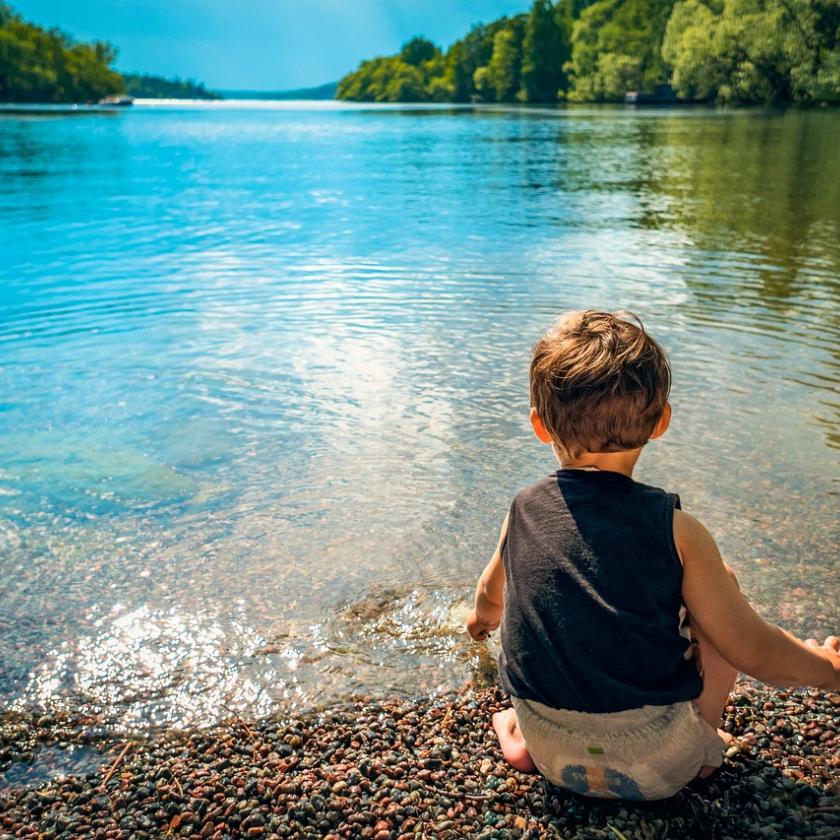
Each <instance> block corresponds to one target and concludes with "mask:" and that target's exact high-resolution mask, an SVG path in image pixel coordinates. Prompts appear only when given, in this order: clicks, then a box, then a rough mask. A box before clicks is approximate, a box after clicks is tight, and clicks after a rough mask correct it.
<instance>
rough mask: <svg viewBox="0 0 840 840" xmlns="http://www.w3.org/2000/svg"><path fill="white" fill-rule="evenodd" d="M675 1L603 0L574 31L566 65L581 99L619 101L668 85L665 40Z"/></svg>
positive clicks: (571, 94)
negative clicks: (630, 93) (635, 92)
mask: <svg viewBox="0 0 840 840" xmlns="http://www.w3.org/2000/svg"><path fill="white" fill-rule="evenodd" d="M673 6H674V0H598V2H596V3H593V4H591V5H589V6H587V7H586V8H585V9H584V10H583V12H582V13H581V16H580V18H579V20H577V21H576V22H575V24H574V28H573V30H572V58H571V60H570V61H569V63H568V64H567V67H566V69H567V72H568V73H569V75H570V81H571V90H570V92H569V98H570V99H573V100H577V101H596V102H597V101H615V100H620V99H623V97H624V94H625V92H626V91H627V90H652V89H653V88H654V87H655V86H656V85H658V84H663V83H666V82H668V79H669V75H670V72H669V67H668V66H667V64H666V63H665V61H664V59H663V58H662V40H663V37H664V34H665V27H666V25H667V22H668V18H669V16H670V14H671V11H672V9H673Z"/></svg>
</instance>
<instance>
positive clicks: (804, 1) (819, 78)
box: [662, 0, 840, 103]
mask: <svg viewBox="0 0 840 840" xmlns="http://www.w3.org/2000/svg"><path fill="white" fill-rule="evenodd" d="M662 55H663V57H664V58H665V60H666V61H667V62H668V63H669V64H670V65H671V66H672V67H673V85H674V88H675V89H676V91H677V93H678V94H679V95H680V96H683V97H688V98H697V97H699V98H714V99H717V100H719V101H721V102H786V101H794V102H803V103H808V102H840V3H838V2H837V0H716V2H713V3H712V2H708V3H707V2H703V0H683V2H679V3H677V5H676V6H675V7H674V12H673V14H672V16H671V20H670V21H669V23H668V27H667V31H666V34H665V40H664V42H663V45H662Z"/></svg>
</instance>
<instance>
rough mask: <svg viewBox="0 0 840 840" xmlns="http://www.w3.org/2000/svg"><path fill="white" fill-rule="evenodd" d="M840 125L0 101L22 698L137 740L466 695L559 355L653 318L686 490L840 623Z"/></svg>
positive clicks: (3, 483)
mask: <svg viewBox="0 0 840 840" xmlns="http://www.w3.org/2000/svg"><path fill="white" fill-rule="evenodd" d="M839 135H840V113H838V112H835V111H820V112H789V113H776V112H773V113H768V112H757V111H741V112H722V111H714V110H707V109H701V110H656V111H636V110H632V109H621V108H619V109H606V108H605V109H578V110H569V111H540V110H524V109H519V110H517V109H505V108H494V109H471V108H466V109H446V108H429V109H423V108H410V109H403V108H393V107H392V108H375V107H374V108H372V107H360V106H348V107H343V106H338V105H335V104H329V103H328V104H326V105H306V106H302V105H299V104H298V105H295V104H290V105H285V104H284V105H282V106H278V105H276V104H270V105H268V104H266V103H259V105H248V104H244V105H242V104H240V105H232V104H231V103H214V104H204V105H200V106H197V105H191V106H186V105H157V106H153V105H142V104H141V105H139V106H136V107H135V108H133V109H131V110H130V111H126V112H124V113H118V114H111V115H83V116H60V117H57V116H23V117H22V116H9V115H6V116H0V254H2V261H0V367H1V368H2V371H1V372H0V627H2V628H3V632H2V634H0V705H10V704H19V705H24V706H40V705H51V704H58V705H63V706H69V707H70V708H73V709H84V710H86V711H99V712H102V713H103V714H104V715H105V716H106V717H107V718H110V719H114V720H117V721H119V722H121V723H124V724H126V725H130V726H141V727H143V726H148V725H158V724H160V725H180V726H183V725H191V724H204V723H209V722H211V721H212V720H215V719H217V718H218V717H220V716H222V717H224V716H225V715H226V714H228V713H229V712H228V710H230V709H235V710H237V711H239V712H242V713H246V712H247V713H248V714H259V713H263V712H267V711H270V710H272V709H275V708H277V707H278V706H290V705H293V706H312V705H319V704H323V703H330V702H333V701H335V700H337V699H340V698H342V697H346V696H347V695H348V694H351V693H354V692H373V693H388V694H393V693H400V692H401V693H413V692H419V691H429V690H442V689H447V688H450V687H453V686H458V685H461V684H463V683H464V682H465V681H466V680H468V679H469V678H470V677H471V675H472V673H473V668H474V666H475V653H474V650H473V649H472V648H471V647H470V645H468V644H467V642H466V640H465V638H464V636H463V634H462V632H461V627H460V623H459V622H460V618H461V614H462V610H463V604H464V601H465V599H467V598H468V597H469V596H470V593H471V590H472V588H473V587H474V584H475V579H476V578H477V575H478V574H479V572H480V570H481V568H482V567H483V564H484V563H485V562H486V560H487V559H488V557H489V554H490V553H491V551H492V549H493V547H494V545H495V542H496V538H497V535H498V528H499V525H500V523H501V521H502V518H503V516H504V513H505V511H506V509H507V506H508V504H509V502H510V499H511V498H512V496H513V494H514V493H515V492H516V491H517V490H518V489H519V488H521V487H523V486H525V485H526V484H529V483H532V482H533V481H535V480H537V479H538V478H540V477H541V476H543V475H544V474H546V473H548V472H550V471H551V470H553V469H554V464H553V463H552V460H551V456H550V453H549V452H548V450H547V449H546V448H543V447H541V446H540V445H539V444H538V443H537V441H536V439H534V438H533V436H532V435H531V434H530V431H529V426H528V420H527V414H528V387H527V369H528V363H529V348H530V345H531V344H532V342H533V341H534V339H535V338H536V337H537V335H538V334H539V332H540V330H541V329H542V328H543V327H544V326H546V325H547V323H548V322H550V320H551V319H552V318H553V317H554V316H555V315H556V314H557V313H559V312H561V311H563V310H565V309H568V308H572V307H585V306H591V307H599V308H601V307H603V308H610V309H616V308H620V307H624V308H630V309H633V310H634V311H635V312H637V313H639V314H640V315H641V317H642V318H643V319H644V321H645V323H646V324H647V325H648V326H649V327H650V328H651V330H652V331H653V332H654V334H655V335H657V336H658V337H659V338H660V339H661V341H662V342H663V344H664V345H665V346H666V348H667V349H668V351H669V352H670V354H671V357H672V363H673V368H674V391H673V403H674V419H673V423H672V427H671V429H670V431H669V432H668V434H667V435H666V437H665V438H664V439H663V440H662V441H657V442H655V443H654V444H651V446H650V447H649V451H648V452H646V453H645V455H644V457H643V459H642V461H641V462H640V467H639V474H638V475H639V478H641V479H642V480H645V481H649V482H652V483H657V484H660V485H662V486H665V487H667V488H669V489H671V490H675V491H677V492H679V493H680V494H681V496H682V499H683V504H684V507H685V508H686V509H687V510H689V511H691V512H692V513H694V514H696V515H697V516H699V517H700V518H701V519H703V520H704V521H705V522H706V523H707V524H708V526H709V527H710V528H711V530H712V531H713V532H714V534H715V535H716V537H717V538H718V541H719V543H720V545H721V547H722V549H723V551H724V554H725V555H726V557H727V559H728V560H729V562H730V563H731V564H732V565H733V566H734V567H735V569H736V571H737V572H738V574H739V576H740V579H741V582H742V586H743V588H744V589H745V590H746V591H747V592H748V594H749V595H750V596H751V597H752V599H753V600H754V602H755V603H756V604H757V605H758V606H759V608H760V609H761V611H762V612H763V613H764V615H766V616H767V617H768V618H771V619H773V620H777V621H781V622H783V623H785V625H786V626H789V627H791V628H792V629H794V630H796V631H798V632H807V633H808V634H825V633H827V632H829V631H836V630H837V628H838V627H840V621H838V617H839V616H838V608H837V603H838V597H837V596H838V586H837V566H836V564H837V548H838V525H837V508H838V487H840V485H838V478H839V477H840V471H839V470H838V450H839V449H840V432H839V431H838V417H840V398H838V380H840V349H839V348H840V340H839V339H840V314H839V313H840V309H839V308H838V306H839V305H840V281H839V280H838V277H840V146H838V144H837V142H836V138H837V137H838V136H839Z"/></svg>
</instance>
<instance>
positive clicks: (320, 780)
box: [0, 683, 840, 840]
mask: <svg viewBox="0 0 840 840" xmlns="http://www.w3.org/2000/svg"><path fill="white" fill-rule="evenodd" d="M508 706H509V700H508V698H507V697H506V695H505V694H504V693H503V692H502V691H501V690H500V689H498V688H490V689H482V690H472V691H469V690H468V691H464V692H462V693H460V694H451V695H447V696H445V697H421V698H415V699H414V700H411V701H407V700H392V701H381V700H376V701H374V700H368V701H364V700H361V701H358V702H356V703H353V704H346V705H343V706H339V707H336V708H334V709H329V710H327V711H323V712H320V713H318V714H315V713H313V714H308V715H307V714H304V713H297V712H295V713H291V714H289V715H287V716H286V717H284V718H283V719H266V720H262V721H253V722H249V723H248V724H247V725H245V724H244V723H241V722H239V723H233V724H231V725H230V726H228V727H227V728H222V727H220V728H218V729H215V730H212V731H204V732H196V733H192V734H190V733H187V734H180V735H179V734H177V733H168V734H166V733H164V734H160V735H156V736H154V737H151V738H149V739H147V740H145V741H142V740H141V741H136V742H134V746H133V747H132V748H131V749H130V750H129V751H128V752H127V753H126V754H125V756H124V757H123V759H122V760H121V763H120V764H119V767H117V768H116V769H115V772H114V773H113V774H112V775H111V777H110V778H109V779H108V782H107V784H106V785H105V788H104V790H102V789H101V785H102V781H103V779H104V776H105V773H107V772H108V769H109V768H110V767H111V766H112V765H113V763H114V761H115V759H116V757H117V755H118V754H119V753H120V752H121V749H122V746H123V745H124V742H120V743H118V744H114V743H113V742H109V741H107V740H106V736H105V735H104V734H99V735H97V734H96V730H95V729H92V728H91V725H90V721H87V722H81V721H78V722H76V721H73V720H70V719H68V718H64V717H62V716H61V715H41V716H40V717H39V716H31V715H30V716H28V715H26V714H23V713H17V712H16V713H12V712H8V713H6V714H4V715H2V716H0V840H7V838H13V837H14V838H17V837H35V836H37V835H36V834H33V833H32V828H31V827H32V826H35V825H38V826H39V828H40V831H41V834H42V835H43V837H44V838H45V840H47V838H59V837H68V838H70V837H79V838H82V837H91V838H103V840H129V838H130V840H152V838H158V837H166V836H169V837H191V838H204V840H222V838H239V837H246V838H247V837H255V838H263V837H264V838H268V837H272V838H273V837H281V838H301V839H302V840H307V838H325V840H346V838H356V837H359V838H372V840H420V838H423V837H429V838H441V840H445V838H453V840H454V839H455V838H460V837H476V838H485V840H491V838H492V839H493V840H505V838H509V840H513V839H514V838H522V839H523V840H529V839H530V838H534V840H536V838H550V839H551V838H557V839H558V840H559V838H571V840H594V838H605V840H617V838H618V837H620V836H623V837H625V838H627V840H657V838H663V840H664V839H665V838H671V837H674V838H677V837H679V838H682V837H686V838H688V837H721V838H745V840H749V838H778V840H782V838H788V837H806V836H807V837H826V838H828V837H837V836H840V832H838V828H840V756H838V750H837V737H836V735H837V727H836V721H837V719H838V712H839V711H840V695H837V694H831V693H827V692H824V693H818V692H809V691H785V692H779V691H772V690H770V689H765V688H757V687H756V686H754V685H752V684H749V683H743V684H739V686H738V688H737V690H736V692H735V693H734V694H733V697H732V698H731V701H730V703H729V705H728V706H727V709H726V714H725V728H726V729H727V730H728V731H730V732H732V733H733V734H734V735H735V736H736V738H737V739H738V740H737V742H736V743H734V744H733V745H732V746H731V747H730V748H728V749H727V751H726V759H725V761H724V765H723V767H722V769H721V771H720V772H719V773H718V774H717V775H716V776H715V777H713V778H712V779H710V780H708V781H703V782H693V783H691V784H690V785H689V787H688V788H687V789H686V790H684V791H683V792H681V793H679V794H678V795H677V796H675V797H674V798H673V799H671V800H668V801H666V802H662V803H652V804H650V805H645V804H644V803H641V804H638V803H630V802H621V803H615V802H605V801H598V800H585V799H583V798H581V797H578V796H576V795H574V794H569V793H566V792H564V791H561V790H559V789H557V788H555V787H553V786H551V785H548V784H544V783H543V780H542V779H541V777H540V776H538V775H528V774H522V773H519V772H517V771H514V770H512V769H511V768H508V767H507V766H506V765H505V763H504V761H503V758H502V756H501V753H500V752H499V749H498V744H497V743H496V741H495V738H494V737H493V734H492V729H491V727H490V717H491V715H492V714H493V712H496V711H500V710H502V709H505V708H507V707H508ZM82 742H84V743H85V744H88V745H93V747H95V748H97V749H101V750H103V752H106V755H105V756H103V759H104V760H103V763H102V766H101V768H100V769H99V770H98V771H94V772H90V773H89V774H88V775H79V776H74V775H65V776H59V775H56V776H55V777H54V778H52V779H51V780H49V779H48V780H46V781H45V782H43V783H42V784H41V786H40V787H37V788H33V787H25V786H23V785H17V786H15V785H8V784H7V785H6V787H5V788H4V787H2V785H3V779H4V776H3V775H2V774H3V773H4V772H5V771H6V770H7V769H8V768H10V767H18V768H19V767H21V766H25V763H26V762H27V761H30V762H31V761H32V760H33V759H34V757H35V756H36V754H37V753H38V751H39V750H40V749H42V748H43V746H46V745H53V744H58V745H71V744H77V743H82ZM12 778H13V777H12ZM619 833H620V834H619Z"/></svg>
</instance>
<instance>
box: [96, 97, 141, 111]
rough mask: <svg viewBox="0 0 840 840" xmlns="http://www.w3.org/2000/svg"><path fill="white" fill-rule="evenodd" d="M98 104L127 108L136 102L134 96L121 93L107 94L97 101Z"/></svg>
mask: <svg viewBox="0 0 840 840" xmlns="http://www.w3.org/2000/svg"><path fill="white" fill-rule="evenodd" d="M96 104H97V105H107V106H109V107H111V108H127V107H128V106H129V105H133V104H134V97H131V96H126V95H125V94H120V95H119V96H105V97H103V98H102V99H100V100H99V102H97V103H96Z"/></svg>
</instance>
